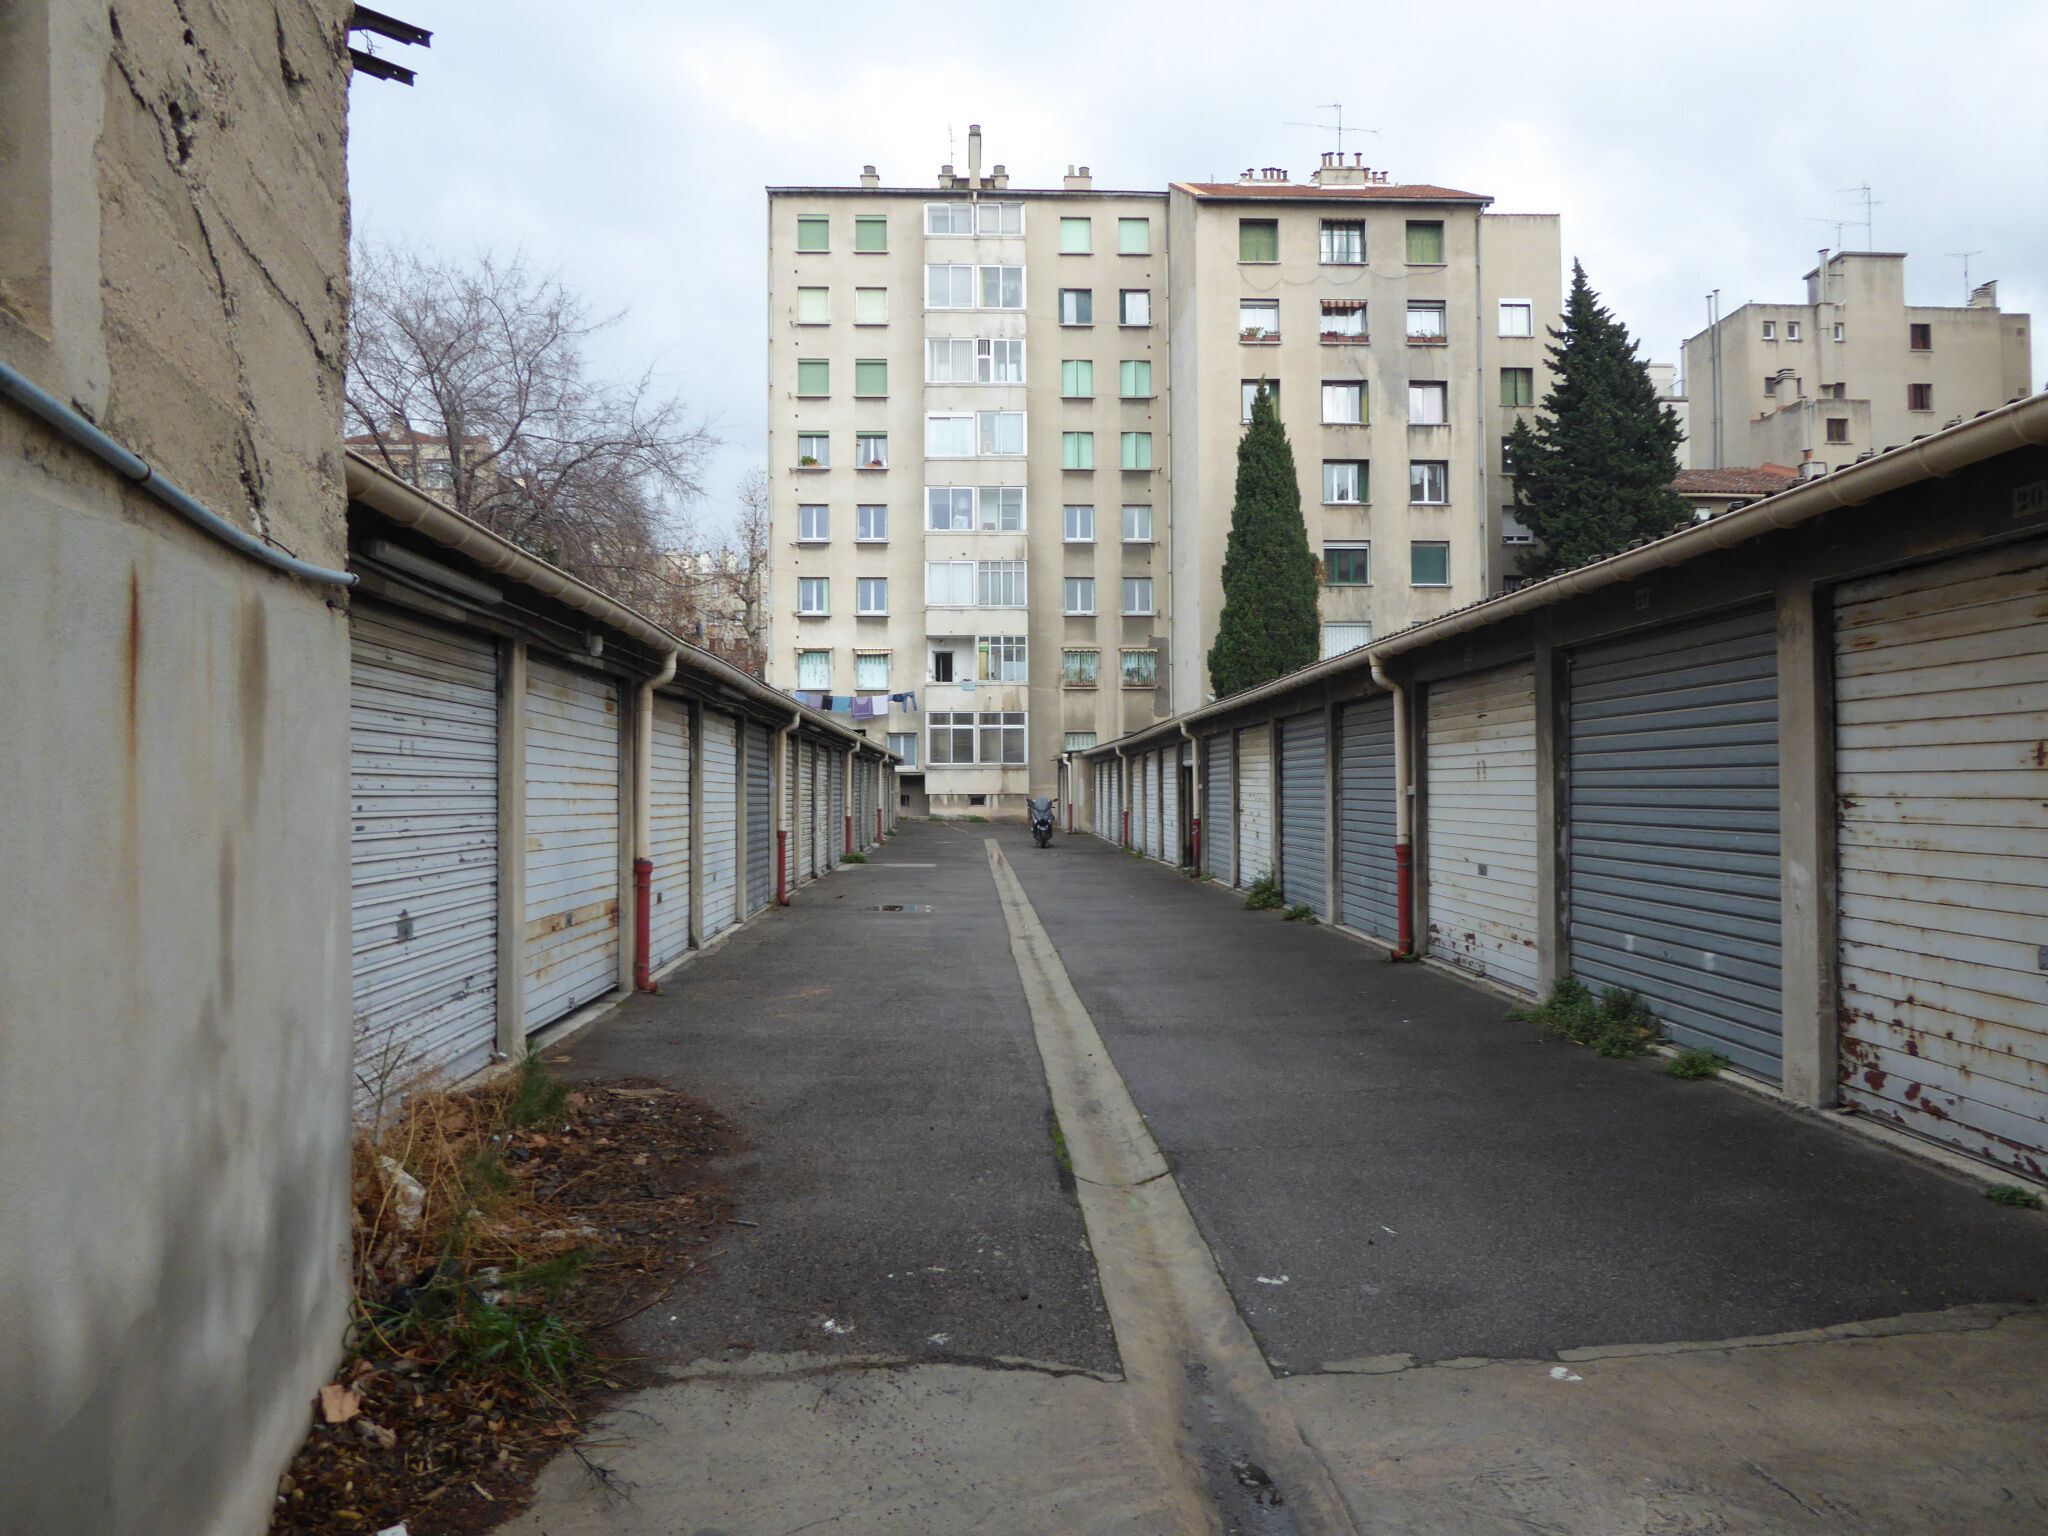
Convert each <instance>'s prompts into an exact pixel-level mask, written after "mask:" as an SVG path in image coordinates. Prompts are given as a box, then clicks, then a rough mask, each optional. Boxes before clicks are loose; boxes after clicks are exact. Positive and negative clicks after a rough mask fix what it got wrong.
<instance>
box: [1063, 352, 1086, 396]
mask: <svg viewBox="0 0 2048 1536" xmlns="http://www.w3.org/2000/svg"><path fill="white" fill-rule="evenodd" d="M1060 393H1061V394H1062V395H1064V396H1066V398H1067V399H1069V400H1088V399H1092V398H1093V397H1094V394H1095V364H1094V363H1093V362H1092V361H1090V360H1089V359H1088V358H1085V357H1070V358H1067V359H1066V360H1064V361H1063V362H1062V363H1061V364H1060Z"/></svg>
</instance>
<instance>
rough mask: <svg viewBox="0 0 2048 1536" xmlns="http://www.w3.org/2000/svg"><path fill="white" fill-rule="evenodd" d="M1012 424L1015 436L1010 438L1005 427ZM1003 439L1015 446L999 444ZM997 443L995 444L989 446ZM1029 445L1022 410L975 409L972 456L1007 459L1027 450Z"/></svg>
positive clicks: (1028, 434)
mask: <svg viewBox="0 0 2048 1536" xmlns="http://www.w3.org/2000/svg"><path fill="white" fill-rule="evenodd" d="M1013 425H1014V428H1015V431H1016V436H1015V438H1014V439H1011V438H1010V436H1009V432H1008V431H1007V430H1006V429H1007V428H1009V427H1011V426H1013ZM1005 441H1014V442H1015V443H1016V445H1017V446H1016V447H1014V448H1004V447H1001V446H999V445H1000V444H1001V443H1003V442H1005ZM991 445H997V446H991ZM1030 446H1031V438H1030V433H1029V432H1028V430H1027V423H1026V422H1025V419H1024V412H1022V411H976V412H975V413H974V456H975V457H976V458H980V459H1008V458H1015V457H1016V456H1017V455H1019V454H1022V453H1025V452H1027V451H1028V450H1029V449H1030Z"/></svg>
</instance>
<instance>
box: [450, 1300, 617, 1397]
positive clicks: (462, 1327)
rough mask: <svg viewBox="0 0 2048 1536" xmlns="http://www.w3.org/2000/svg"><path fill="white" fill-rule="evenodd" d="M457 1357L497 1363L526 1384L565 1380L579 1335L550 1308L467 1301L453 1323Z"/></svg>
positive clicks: (579, 1347)
mask: <svg viewBox="0 0 2048 1536" xmlns="http://www.w3.org/2000/svg"><path fill="white" fill-rule="evenodd" d="M455 1341H456V1345H457V1347H458V1348H459V1349H460V1350H461V1353H462V1358H463V1359H464V1360H466V1361H468V1362H469V1363H471V1364H473V1365H484V1366H501V1367H503V1368H505V1369H507V1370H510V1371H512V1372H513V1373H514V1374H516V1375H517V1376H518V1377H519V1379H520V1380H521V1381H524V1382H525V1383H526V1384H527V1385H528V1386H530V1387H540V1386H542V1384H543V1382H544V1381H551V1382H553V1383H554V1385H555V1386H557V1387H567V1386H568V1385H569V1368H570V1367H571V1366H573V1365H574V1364H575V1363H576V1362H577V1360H578V1359H580V1358H581V1357H582V1355H583V1352H584V1347H585V1346H584V1343H583V1335H582V1334H581V1333H580V1332H579V1331H578V1330H577V1329H576V1327H575V1326H574V1325H573V1324H571V1323H568V1322H565V1321H564V1320H563V1319H562V1318H560V1317H557V1316H556V1315H554V1314H553V1313H551V1312H534V1311H528V1310H526V1309H524V1308H520V1307H500V1306H494V1305H492V1304H491V1303H490V1302H487V1301H475V1302H471V1303H470V1304H469V1305H468V1306H467V1307H466V1308H465V1309H464V1311H463V1315H462V1321H461V1322H460V1323H458V1324H457V1325H456V1329H455Z"/></svg>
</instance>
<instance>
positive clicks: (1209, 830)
mask: <svg viewBox="0 0 2048 1536" xmlns="http://www.w3.org/2000/svg"><path fill="white" fill-rule="evenodd" d="M1202 801H1203V809H1202V872H1203V873H1204V874H1207V875H1211V876H1213V877H1215V878H1216V879H1218V880H1224V881H1227V880H1229V879H1230V876H1231V869H1230V842H1231V834H1232V832H1233V831H1234V830H1235V828H1234V827H1233V825H1232V822H1233V820H1234V818H1233V817H1232V816H1231V814H1230V807H1231V794H1230V737H1229V736H1227V735H1224V736H1209V737H1205V738H1204V739H1203V741H1202Z"/></svg>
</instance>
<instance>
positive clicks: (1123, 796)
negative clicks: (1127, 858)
mask: <svg viewBox="0 0 2048 1536" xmlns="http://www.w3.org/2000/svg"><path fill="white" fill-rule="evenodd" d="M1129 768H1130V763H1129V761H1128V760H1127V759H1126V758H1125V757H1124V749H1123V748H1122V747H1118V748H1117V749H1116V805H1117V820H1118V821H1119V822H1120V823H1121V826H1120V827H1119V828H1118V831H1117V835H1118V837H1120V838H1121V839H1122V846H1123V847H1125V848H1128V847H1130V846H1131V775H1130V772H1129Z"/></svg>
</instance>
